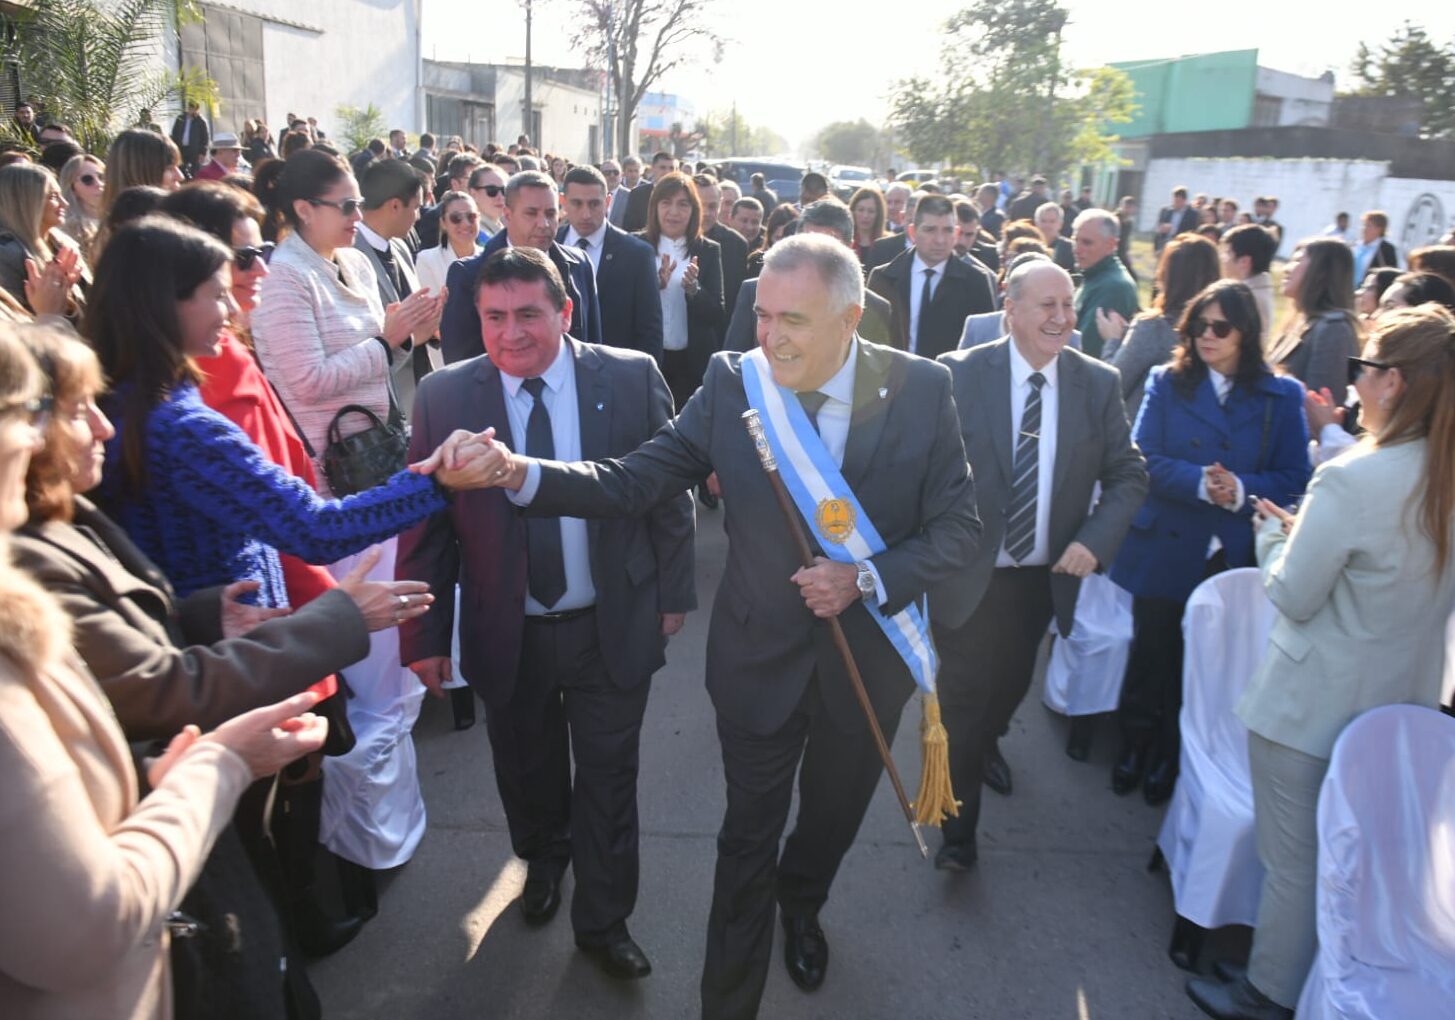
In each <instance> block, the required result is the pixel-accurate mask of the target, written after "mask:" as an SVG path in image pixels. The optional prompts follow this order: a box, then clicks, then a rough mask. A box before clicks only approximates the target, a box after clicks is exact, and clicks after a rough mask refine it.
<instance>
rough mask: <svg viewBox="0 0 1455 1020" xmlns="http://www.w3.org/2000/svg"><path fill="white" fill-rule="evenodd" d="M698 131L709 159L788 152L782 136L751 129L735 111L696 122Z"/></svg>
mask: <svg viewBox="0 0 1455 1020" xmlns="http://www.w3.org/2000/svg"><path fill="white" fill-rule="evenodd" d="M734 129H736V131H735V130H734ZM697 130H698V132H699V133H700V134H701V135H702V149H703V151H704V152H705V153H707V154H708V156H715V157H718V158H723V157H726V156H772V155H776V154H779V153H783V152H787V151H788V142H787V141H786V140H785V139H784V137H783V136H782V135H780V134H779V133H778V132H776V131H774V130H773V129H772V128H767V127H754V126H753V125H751V124H749V123H748V121H747V119H746V118H744V117H743V115H742V114H740V113H738V112H737V111H736V110H719V111H715V112H713V113H709V114H707V115H706V116H705V117H701V118H699V119H698V121H697ZM734 139H736V144H734Z"/></svg>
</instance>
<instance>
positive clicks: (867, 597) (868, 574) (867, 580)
mask: <svg viewBox="0 0 1455 1020" xmlns="http://www.w3.org/2000/svg"><path fill="white" fill-rule="evenodd" d="M855 566H856V567H858V568H859V577H858V579H857V583H858V585H859V597H860V598H861V599H863V600H864V601H865V602H872V601H874V596H875V591H874V571H872V570H870V569H869V564H868V563H867V562H863V563H856V564H855Z"/></svg>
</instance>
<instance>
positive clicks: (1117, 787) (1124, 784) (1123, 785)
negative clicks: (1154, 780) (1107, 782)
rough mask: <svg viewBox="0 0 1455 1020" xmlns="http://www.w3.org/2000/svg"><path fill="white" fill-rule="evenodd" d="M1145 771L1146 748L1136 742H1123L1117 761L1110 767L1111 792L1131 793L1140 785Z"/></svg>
mask: <svg viewBox="0 0 1455 1020" xmlns="http://www.w3.org/2000/svg"><path fill="white" fill-rule="evenodd" d="M1146 771H1147V749H1146V748H1145V747H1141V746H1138V745H1136V744H1123V745H1122V750H1121V753H1120V754H1118V755H1117V763H1116V764H1115V765H1113V766H1112V769H1111V792H1112V793H1115V794H1116V795H1117V796H1121V795H1122V794H1124V793H1131V792H1132V791H1133V790H1135V789H1136V788H1137V787H1139V786H1141V785H1142V776H1143V775H1144V774H1145V773H1146Z"/></svg>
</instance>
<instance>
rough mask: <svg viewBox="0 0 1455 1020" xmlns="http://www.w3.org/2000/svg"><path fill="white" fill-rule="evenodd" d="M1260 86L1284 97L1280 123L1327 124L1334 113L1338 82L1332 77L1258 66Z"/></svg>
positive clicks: (1265, 92) (1269, 92)
mask: <svg viewBox="0 0 1455 1020" xmlns="http://www.w3.org/2000/svg"><path fill="white" fill-rule="evenodd" d="M1257 89H1258V91H1259V92H1261V93H1262V94H1264V95H1268V96H1277V97H1278V98H1279V99H1282V100H1283V107H1282V109H1281V110H1280V111H1279V117H1278V126H1280V127H1296V126H1300V125H1326V124H1328V123H1329V120H1330V118H1331V116H1332V114H1333V108H1334V83H1333V81H1332V80H1330V79H1324V78H1306V77H1304V76H1303V75H1298V74H1289V73H1288V72H1287V71H1275V70H1273V68H1271V67H1260V68H1258V79H1257Z"/></svg>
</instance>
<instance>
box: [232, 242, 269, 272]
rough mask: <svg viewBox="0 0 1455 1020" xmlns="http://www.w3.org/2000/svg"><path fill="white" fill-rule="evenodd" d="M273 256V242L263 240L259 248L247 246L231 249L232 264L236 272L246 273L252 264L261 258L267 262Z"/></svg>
mask: <svg viewBox="0 0 1455 1020" xmlns="http://www.w3.org/2000/svg"><path fill="white" fill-rule="evenodd" d="M272 257H273V242H272V241H264V242H263V246H262V247H261V248H254V247H252V246H249V247H247V248H234V249H233V250H232V264H233V265H234V266H235V267H236V268H237V270H238V272H241V273H246V272H247V271H248V270H250V269H252V268H253V264H254V263H255V262H257V261H258V259H262V260H263V261H264V262H267V261H268V260H270V259H271V258H272Z"/></svg>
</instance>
